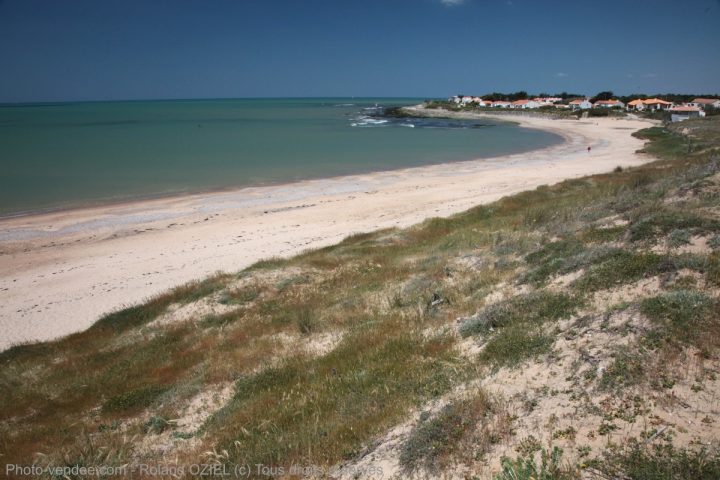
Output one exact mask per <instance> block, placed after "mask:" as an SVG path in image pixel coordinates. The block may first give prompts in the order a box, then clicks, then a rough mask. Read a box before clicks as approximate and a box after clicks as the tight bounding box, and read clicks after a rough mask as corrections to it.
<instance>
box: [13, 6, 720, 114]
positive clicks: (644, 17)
mask: <svg viewBox="0 0 720 480" xmlns="http://www.w3.org/2000/svg"><path fill="white" fill-rule="evenodd" d="M518 90H526V91H528V92H530V93H540V92H548V93H555V92H561V91H569V92H577V93H581V94H589V95H592V94H595V93H597V92H599V91H602V90H611V91H614V92H615V93H617V94H621V95H622V94H631V93H638V92H645V93H658V92H679V93H720V0H548V1H542V0H304V1H302V0H0V102H46V101H83V100H123V99H166V98H167V99H172V98H237V97H323V96H337V97H345V96H358V97H375V96H381V97H392V96H403V97H424V98H437V97H446V96H449V95H453V94H456V93H465V94H484V93H488V92H492V91H503V92H506V91H518Z"/></svg>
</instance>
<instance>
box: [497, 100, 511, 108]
mask: <svg viewBox="0 0 720 480" xmlns="http://www.w3.org/2000/svg"><path fill="white" fill-rule="evenodd" d="M511 105H512V104H511V103H510V102H503V101H502V100H499V101H497V102H492V106H493V107H494V108H510V106H511Z"/></svg>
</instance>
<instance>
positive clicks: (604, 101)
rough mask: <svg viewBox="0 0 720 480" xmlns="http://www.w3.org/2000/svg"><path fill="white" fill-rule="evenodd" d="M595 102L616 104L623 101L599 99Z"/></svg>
mask: <svg viewBox="0 0 720 480" xmlns="http://www.w3.org/2000/svg"><path fill="white" fill-rule="evenodd" d="M595 103H599V104H602V105H616V104H618V103H622V102H621V101H620V100H598V101H597V102H595Z"/></svg>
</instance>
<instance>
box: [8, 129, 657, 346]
mask: <svg viewBox="0 0 720 480" xmlns="http://www.w3.org/2000/svg"><path fill="white" fill-rule="evenodd" d="M512 119H513V120H516V121H519V122H520V123H522V125H523V126H525V127H530V128H541V129H545V130H551V131H554V132H557V133H559V134H561V135H563V137H564V138H565V140H566V141H565V142H564V143H563V144H562V145H559V146H554V147H550V148H546V149H543V150H536V151H533V152H528V153H524V154H518V155H509V156H505V157H497V158H493V159H483V160H477V161H469V162H461V163H453V164H443V165H435V166H428V167H419V168H411V169H405V170H395V171H390V172H380V173H374V174H367V175H354V176H347V177H341V178H331V179H325V180H312V181H304V182H299V183H294V184H288V185H277V186H268V187H256V188H244V189H241V190H237V191H232V192H218V193H208V194H202V195H191V196H185V197H177V198H168V199H159V200H151V201H139V202H133V203H127V204H123V205H113V206H106V207H100V208H87V209H80V210H72V211H65V212H58V213H51V214H42V215H35V216H28V217H19V218H11V219H5V220H2V221H0V328H1V329H2V331H3V335H2V336H1V337H0V349H4V348H7V347H9V346H10V345H12V344H15V343H18V342H25V341H34V340H47V339H52V338H56V337H59V336H63V335H67V334H70V333H73V332H76V331H79V330H82V329H85V328H87V327H89V326H90V325H91V324H92V323H93V322H95V321H96V320H97V319H98V318H99V317H100V316H101V315H102V314H104V313H107V312H109V311H112V310H114V309H117V308H120V307H122V306H126V305H131V304H133V303H137V302H140V301H142V300H143V299H145V298H147V297H148V296H151V295H154V294H157V293H160V292H162V291H164V290H166V289H168V288H170V287H173V286H176V285H179V284H182V283H185V282H187V281H190V280H193V279H197V278H201V277H204V276H206V275H208V274H211V273H213V272H215V271H218V270H221V271H230V272H232V271H237V270H240V269H242V268H244V267H246V266H248V265H250V264H252V263H254V262H255V261H257V260H259V259H262V258H267V257H272V256H289V255H293V254H296V253H299V252H301V251H303V250H305V249H309V248H316V247H321V246H324V245H329V244H332V243H335V242H338V241H339V240H341V239H342V238H344V237H346V236H347V235H349V234H351V233H355V232H360V231H369V230H375V229H379V228H386V227H404V226H408V225H411V224H413V223H417V222H419V221H421V220H423V219H425V218H428V217H433V216H447V215H451V214H453V213H456V212H460V211H463V210H466V209H468V208H470V207H472V206H474V205H477V204H480V203H485V202H490V201H493V200H496V199H498V198H500V197H502V196H504V195H508V194H511V193H514V192H518V191H522V190H527V189H531V188H534V187H536V186H538V185H542V184H550V183H555V182H557V181H560V180H563V179H567V178H573V177H579V176H583V175H587V174H592V173H599V172H605V171H609V170H611V169H612V168H614V167H616V166H617V165H621V166H623V167H627V166H632V165H638V164H640V163H643V162H645V161H648V160H650V159H649V157H645V156H643V155H639V154H636V153H634V152H635V151H636V150H637V149H639V148H641V147H642V144H643V142H642V141H641V140H638V139H636V138H634V137H632V136H631V133H632V132H633V131H635V130H637V129H640V128H644V127H647V126H648V122H646V121H640V120H626V119H620V120H618V119H606V118H603V119H592V120H551V119H546V118H537V117H513V118H512ZM588 146H592V151H591V152H590V153H588V151H587V147H588Z"/></svg>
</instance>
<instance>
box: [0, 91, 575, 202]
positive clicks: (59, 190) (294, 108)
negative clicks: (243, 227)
mask: <svg viewBox="0 0 720 480" xmlns="http://www.w3.org/2000/svg"><path fill="white" fill-rule="evenodd" d="M420 101H421V100H420V99H387V98H383V99H350V98H342V99H338V98H325V99H323V98H312V99H241V100H187V101H137V102H108V103H102V102H91V103H68V104H45V105H38V104H35V105H13V106H0V171H1V174H0V215H10V214H17V213H20V212H31V211H38V210H45V209H53V208H66V207H74V206H81V205H86V204H97V203H103V202H109V201H117V200H127V199H132V198H143V197H151V196H157V195H164V194H177V193H184V192H188V193H189V192H197V191H203V190H210V189H223V188H233V187H243V186H249V185H262V184H269V183H278V182H289V181H294V180H301V179H308V178H318V177H331V176H336V175H344V174H351V173H362V172H370V171H379V170H392V169H397V168H405V167H410V166H420V165H428V164H435V163H445V162H453V161H461V160H469V159H474V158H483V157H494V156H498V155H505V154H511V153H519V152H523V151H528V150H533V149H537V148H542V147H546V146H550V145H554V144H557V143H560V142H561V141H562V139H561V138H560V137H559V136H557V135H555V134H551V133H547V132H542V131H538V130H530V129H524V128H520V127H517V126H515V125H514V124H509V123H508V124H506V123H500V122H495V121H482V122H478V121H477V120H442V119H391V118H382V117H380V116H378V114H379V113H380V112H381V108H380V107H382V106H388V105H403V104H407V105H410V104H417V103H419V102H420ZM376 106H377V107H378V108H376Z"/></svg>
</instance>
